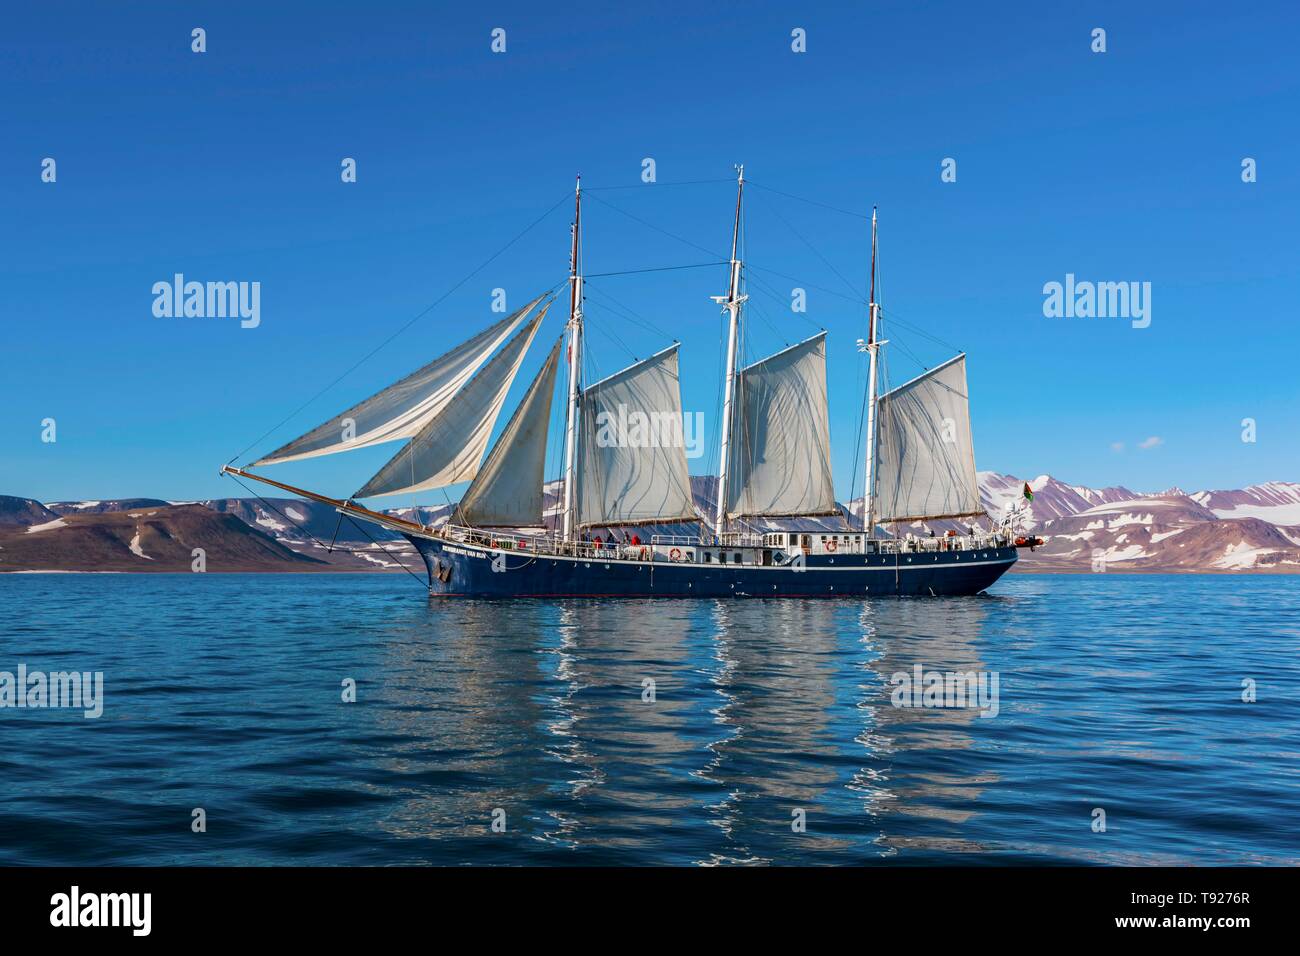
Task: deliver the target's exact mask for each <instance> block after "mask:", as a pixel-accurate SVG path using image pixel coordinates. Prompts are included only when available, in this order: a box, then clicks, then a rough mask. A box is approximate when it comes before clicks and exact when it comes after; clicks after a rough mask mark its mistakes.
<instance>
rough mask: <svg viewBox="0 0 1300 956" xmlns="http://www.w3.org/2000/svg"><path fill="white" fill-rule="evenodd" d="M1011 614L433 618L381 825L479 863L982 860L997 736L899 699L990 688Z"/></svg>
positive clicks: (803, 610)
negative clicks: (933, 684)
mask: <svg viewBox="0 0 1300 956" xmlns="http://www.w3.org/2000/svg"><path fill="white" fill-rule="evenodd" d="M990 600H994V599H990V598H972V599H950V600H936V601H898V600H887V601H883V602H875V603H862V602H852V603H849V602H837V601H826V602H811V601H808V602H798V601H748V602H723V601H719V602H633V601H619V602H600V601H573V602H554V603H548V602H540V601H536V602H518V603H515V604H511V605H503V604H491V603H474V602H466V603H458V604H454V605H447V604H432V605H430V608H429V618H428V621H427V623H428V625H429V626H434V627H436V628H437V630H436V632H435V633H432V634H428V633H426V634H425V635H424V638H423V640H420V639H418V632H419V630H420V628H419V625H418V622H417V621H415V620H411V621H409V622H408V623H409V625H410V627H411V633H410V635H409V638H410V639H409V640H407V639H403V640H400V641H393V642H390V643H389V644H388V651H389V652H390V654H391V655H393V659H392V660H389V661H387V662H386V668H385V672H386V675H387V677H386V678H385V683H384V685H383V687H382V689H376V692H377V693H380V694H381V695H382V696H383V698H384V706H382V707H381V708H379V709H378V710H375V711H373V712H372V715H373V716H374V718H375V720H376V725H375V726H373V727H372V728H371V730H372V731H373V732H374V733H375V734H376V735H378V736H377V738H376V739H377V740H384V739H389V738H391V739H393V740H394V741H397V740H401V741H402V744H403V745H402V746H400V747H396V748H393V755H391V756H388V757H386V758H381V759H380V761H379V763H380V766H381V767H382V769H383V771H384V772H385V775H386V776H389V778H390V779H391V778H396V779H400V780H402V781H404V782H406V783H407V784H409V786H408V787H407V788H406V799H403V800H398V801H396V803H395V804H392V805H390V807H389V808H388V810H387V811H386V812H384V813H382V814H381V818H380V819H379V820H378V821H377V822H376V825H377V827H378V829H379V830H381V831H383V832H385V833H387V834H389V835H390V836H392V837H393V838H395V839H411V838H416V839H420V840H429V841H432V843H431V845H429V846H427V847H426V855H427V857H428V858H429V859H439V860H445V859H447V858H448V855H449V854H450V855H451V856H456V857H460V858H463V859H465V860H467V861H471V862H473V861H480V862H497V861H509V860H516V861H520V862H522V861H523V860H525V859H530V858H540V859H539V861H542V860H545V861H547V862H561V861H564V860H568V861H570V862H574V863H584V862H629V863H646V862H667V863H681V864H705V865H708V864H745V863H769V862H793V861H803V862H818V861H825V862H839V863H843V862H855V861H860V862H869V861H873V860H874V861H885V860H888V859H890V858H891V857H893V856H894V855H896V854H898V853H899V851H900V848H906V849H909V850H911V851H921V852H924V851H925V850H926V849H927V848H933V849H935V850H937V851H938V852H940V853H951V852H952V851H953V850H978V849H980V844H979V842H978V841H976V840H972V839H970V838H969V836H967V835H965V834H964V832H963V831H964V827H963V824H964V823H965V822H966V821H967V819H968V818H969V817H970V815H971V814H972V813H974V812H976V809H977V803H978V801H979V799H980V796H981V793H982V792H983V790H984V788H985V787H986V786H987V785H988V784H989V783H990V782H992V781H994V780H995V779H996V778H995V777H994V775H993V772H992V771H991V770H989V769H988V768H987V767H986V765H985V762H984V761H983V760H982V759H981V758H980V756H979V755H978V754H976V753H972V752H971V751H973V750H974V749H976V748H977V746H978V743H977V741H978V738H979V736H980V731H981V730H982V728H981V727H980V726H979V725H980V724H982V723H986V721H984V720H983V719H981V718H980V717H979V716H978V711H977V710H975V709H970V708H968V709H905V708H896V707H894V706H892V704H891V701H890V690H891V687H890V685H889V681H890V677H891V675H893V674H894V673H895V672H899V671H904V672H909V673H910V672H911V671H912V669H913V667H914V665H916V664H921V665H922V666H923V667H924V668H925V669H926V670H927V671H929V670H940V671H963V672H969V671H976V672H980V671H983V670H984V669H985V665H984V664H983V662H982V659H981V655H980V653H979V646H980V643H981V624H982V620H983V616H984V610H985V607H986V605H987V602H988V601H990ZM954 754H959V755H960V756H957V757H954V756H953V755H954ZM494 817H495V819H496V821H497V830H494V829H493V820H494ZM503 824H504V832H500V829H501V827H502V825H503Z"/></svg>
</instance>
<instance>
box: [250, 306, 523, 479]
mask: <svg viewBox="0 0 1300 956" xmlns="http://www.w3.org/2000/svg"><path fill="white" fill-rule="evenodd" d="M543 298H545V296H544V295H543V296H538V297H537V298H536V299H534V300H533V301H532V302H529V303H528V304H527V305H526V306H524V307H523V308H522V309H520V310H519V311H517V312H515V313H513V314H512V315H508V316H506V317H505V318H504V319H502V320H501V321H500V322H497V323H496V324H495V325H493V326H491V327H490V328H487V329H484V330H483V331H482V332H480V333H479V334H478V335H475V336H474V337H473V338H471V339H469V340H468V341H466V342H462V343H461V344H460V345H458V346H456V347H455V348H454V349H452V350H451V351H450V352H448V353H446V354H445V355H443V356H441V357H439V358H436V359H434V360H433V361H432V362H430V363H429V364H428V365H425V366H424V367H423V368H421V369H418V370H417V371H415V372H412V373H411V374H410V375H408V376H406V378H404V379H402V380H401V381H400V382H396V383H395V384H393V385H390V386H388V387H387V388H385V389H382V390H381V391H378V392H376V393H375V394H374V395H371V396H370V397H369V398H367V399H365V400H364V401H362V402H360V403H358V404H356V405H353V406H352V407H351V408H349V409H348V410H347V411H344V412H340V413H339V414H338V415H335V416H334V417H333V418H331V419H330V420H329V421H327V422H324V423H322V424H320V425H318V426H317V427H315V428H313V429H312V430H311V431H309V432H307V433H306V434H305V435H301V436H299V437H298V438H295V439H294V440H293V441H291V442H289V443H288V444H287V445H284V446H283V447H281V448H278V449H277V450H275V451H273V452H271V454H269V455H267V456H266V457H265V458H262V459H260V460H258V461H256V462H254V464H255V465H277V464H280V463H281V462H286V461H298V460H299V459H302V458H316V457H318V456H320V455H333V454H335V453H337V452H341V451H352V450H353V449H356V448H368V447H370V446H371V445H378V444H381V443H383V442H390V441H398V440H400V439H403V438H410V437H411V436H413V435H415V434H416V433H417V432H419V431H420V429H422V428H423V427H424V426H425V425H427V424H428V423H429V421H430V420H431V419H433V418H434V417H435V416H437V415H438V413H439V412H441V411H442V410H443V409H444V408H446V407H447V403H448V402H450V401H451V399H452V396H454V395H455V394H456V393H457V392H458V391H459V390H460V388H461V386H463V385H464V384H465V383H466V382H467V381H468V380H469V378H470V376H472V375H473V374H474V372H475V371H477V370H478V368H479V367H480V366H481V365H482V364H483V363H484V362H485V361H487V358H488V356H489V355H491V354H492V353H493V352H494V351H496V350H497V348H499V347H500V345H501V343H502V342H504V341H505V340H506V339H508V338H509V337H510V335H511V334H512V333H513V332H514V331H515V329H517V328H518V327H519V325H520V324H521V323H522V322H523V321H524V320H525V319H526V318H527V317H528V314H529V313H530V312H532V310H533V309H534V308H536V306H537V303H539V302H541V301H542V299H543Z"/></svg>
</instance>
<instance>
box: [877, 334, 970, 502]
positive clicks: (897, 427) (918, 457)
mask: <svg viewBox="0 0 1300 956" xmlns="http://www.w3.org/2000/svg"><path fill="white" fill-rule="evenodd" d="M876 414H877V416H878V417H879V429H880V431H879V436H880V437H879V444H878V446H877V451H876V468H877V475H878V477H877V481H876V518H877V520H879V521H916V520H928V519H938V518H962V517H971V516H976V515H982V514H984V508H983V506H982V505H981V503H980V493H979V485H978V484H977V482H976V478H975V445H974V442H973V441H972V439H971V430H970V405H969V401H968V399H967V392H966V356H965V354H962V355H958V356H956V357H954V358H952V359H949V360H948V361H947V362H945V363H944V364H942V365H940V366H938V367H937V368H933V369H931V370H930V371H928V372H926V373H925V374H923V375H920V376H917V377H916V378H914V379H912V381H910V382H908V383H907V384H905V385H900V386H899V387H898V388H896V389H894V390H893V391H891V392H888V393H887V394H885V395H882V396H881V397H880V400H879V402H878V403H877V406H876Z"/></svg>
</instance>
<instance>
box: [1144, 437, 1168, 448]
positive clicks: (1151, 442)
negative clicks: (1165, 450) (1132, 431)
mask: <svg viewBox="0 0 1300 956" xmlns="http://www.w3.org/2000/svg"><path fill="white" fill-rule="evenodd" d="M1164 443H1165V440H1164V439H1163V438H1161V437H1160V436H1159V435H1152V436H1151V437H1150V438H1147V439H1145V440H1143V441H1140V442H1138V447H1139V448H1155V447H1156V446H1157V445H1163V444H1164Z"/></svg>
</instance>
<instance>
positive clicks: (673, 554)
mask: <svg viewBox="0 0 1300 956" xmlns="http://www.w3.org/2000/svg"><path fill="white" fill-rule="evenodd" d="M681 559H682V552H681V549H679V548H673V549H672V550H671V551H669V552H668V560H669V561H680V560H681Z"/></svg>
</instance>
